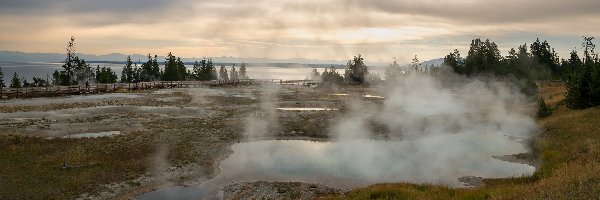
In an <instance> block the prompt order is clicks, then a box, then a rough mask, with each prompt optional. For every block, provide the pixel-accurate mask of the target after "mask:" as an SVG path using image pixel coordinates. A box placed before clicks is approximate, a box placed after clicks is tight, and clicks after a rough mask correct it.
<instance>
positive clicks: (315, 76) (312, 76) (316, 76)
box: [310, 68, 321, 80]
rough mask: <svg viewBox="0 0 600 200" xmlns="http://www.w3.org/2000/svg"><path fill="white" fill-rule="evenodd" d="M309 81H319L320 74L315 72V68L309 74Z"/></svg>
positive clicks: (317, 71)
mask: <svg viewBox="0 0 600 200" xmlns="http://www.w3.org/2000/svg"><path fill="white" fill-rule="evenodd" d="M310 79H311V80H321V73H319V70H317V68H313V70H312V72H311V74H310Z"/></svg>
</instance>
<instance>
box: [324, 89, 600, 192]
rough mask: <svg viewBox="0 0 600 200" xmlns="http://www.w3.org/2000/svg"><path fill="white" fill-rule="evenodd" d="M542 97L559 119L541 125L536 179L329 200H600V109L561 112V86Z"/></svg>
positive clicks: (406, 188)
mask: <svg viewBox="0 0 600 200" xmlns="http://www.w3.org/2000/svg"><path fill="white" fill-rule="evenodd" d="M541 86H542V88H541V90H540V91H541V96H542V97H543V98H544V99H545V100H546V102H547V103H549V104H550V105H552V106H556V107H557V110H555V112H554V114H553V115H552V116H550V117H548V118H544V119H540V120H538V124H539V125H540V127H541V128H542V130H543V133H542V134H540V135H538V136H536V137H535V138H534V142H533V149H534V151H535V152H536V154H537V156H538V157H539V159H540V161H541V167H540V168H539V169H538V170H537V171H536V173H535V174H534V175H533V176H531V177H521V178H506V179H486V180H484V182H485V183H486V185H485V186H483V187H479V188H472V189H465V188H460V189H451V188H445V187H442V186H435V185H414V184H379V185H373V186H370V187H367V188H360V189H355V190H352V191H350V192H349V193H347V194H346V195H344V196H334V197H328V198H329V199H599V198H600V107H594V108H589V109H585V110H569V109H567V108H565V107H564V106H557V104H559V102H560V100H562V98H564V91H565V90H564V87H563V86H562V85H561V84H542V85H541Z"/></svg>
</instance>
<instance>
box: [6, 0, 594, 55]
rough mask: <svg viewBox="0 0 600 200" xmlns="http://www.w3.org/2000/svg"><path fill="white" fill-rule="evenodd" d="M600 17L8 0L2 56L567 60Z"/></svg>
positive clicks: (361, 6)
mask: <svg viewBox="0 0 600 200" xmlns="http://www.w3.org/2000/svg"><path fill="white" fill-rule="evenodd" d="M599 9H600V2H599V1H594V0H574V1H569V2H566V1H560V0H552V1H542V0H532V1H525V2H523V1H518V0H507V1H491V0H482V1H474V0H457V1H438V0H425V1H383V0H372V1H366V0H331V1H316V0H307V1H291V0H282V1H267V0H257V1H241V0H222V1H217V0H204V1H191V0H176V1H157V0H150V1H143V2H140V1H134V0H119V1H117V0H105V1H84V0H75V1H73V0H57V1H43V0H21V1H6V0H0V19H1V20H0V28H1V29H2V30H3V32H1V33H0V49H4V50H20V51H27V52H62V50H63V49H64V43H66V40H67V39H68V38H69V37H70V35H75V36H76V37H77V38H79V40H78V44H79V49H80V51H84V52H86V53H94V54H103V53H112V52H120V53H141V54H145V53H149V52H153V53H156V54H164V53H166V52H168V51H173V52H176V53H178V54H179V55H181V56H186V57H193V56H195V57H201V56H222V55H232V56H245V57H274V58H292V57H305V58H317V59H346V58H348V57H350V56H351V55H354V54H357V53H362V54H363V55H365V56H366V57H367V58H371V59H374V60H376V61H386V60H391V57H397V58H399V59H406V60H408V58H410V57H411V55H414V54H420V55H422V57H423V58H436V57H441V56H443V54H444V53H446V52H449V51H450V50H452V49H454V48H457V47H461V48H464V46H466V44H467V43H468V42H469V40H470V39H471V38H472V37H486V38H487V37H489V38H492V39H494V38H500V39H502V38H503V37H506V36H512V37H513V38H511V39H512V40H514V41H516V42H522V41H523V42H528V43H531V42H532V41H533V40H535V38H536V37H544V36H546V37H549V38H553V39H554V40H550V42H551V44H557V45H558V46H559V48H558V50H561V51H565V52H561V53H563V54H566V53H567V52H568V51H569V50H570V49H572V47H573V46H577V43H575V44H571V42H572V41H570V38H576V39H579V37H580V36H581V35H595V34H598V33H599V32H600V22H598V20H595V19H598V18H599V17H600V13H599V12H597V10H599ZM500 44H501V45H500V46H501V47H502V48H507V49H508V48H510V47H514V46H516V45H512V44H511V45H506V46H503V45H502V43H500ZM567 47H568V48H567Z"/></svg>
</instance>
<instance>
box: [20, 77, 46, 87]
mask: <svg viewBox="0 0 600 200" xmlns="http://www.w3.org/2000/svg"><path fill="white" fill-rule="evenodd" d="M23 85H25V84H23ZM47 85H48V82H47V81H46V80H44V79H43V78H38V77H33V83H31V86H32V87H45V86H47Z"/></svg>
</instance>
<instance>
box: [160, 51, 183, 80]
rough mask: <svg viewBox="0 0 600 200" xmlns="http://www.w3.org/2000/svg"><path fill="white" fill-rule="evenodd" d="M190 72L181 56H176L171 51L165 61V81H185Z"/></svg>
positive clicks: (163, 76)
mask: <svg viewBox="0 0 600 200" xmlns="http://www.w3.org/2000/svg"><path fill="white" fill-rule="evenodd" d="M187 75H188V72H187V69H186V68H185V64H184V63H183V61H181V58H176V57H175V56H174V55H173V54H172V53H171V52H169V55H167V60H166V61H165V70H164V72H163V75H162V80H164V81H183V80H185V79H186V78H187Z"/></svg>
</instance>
